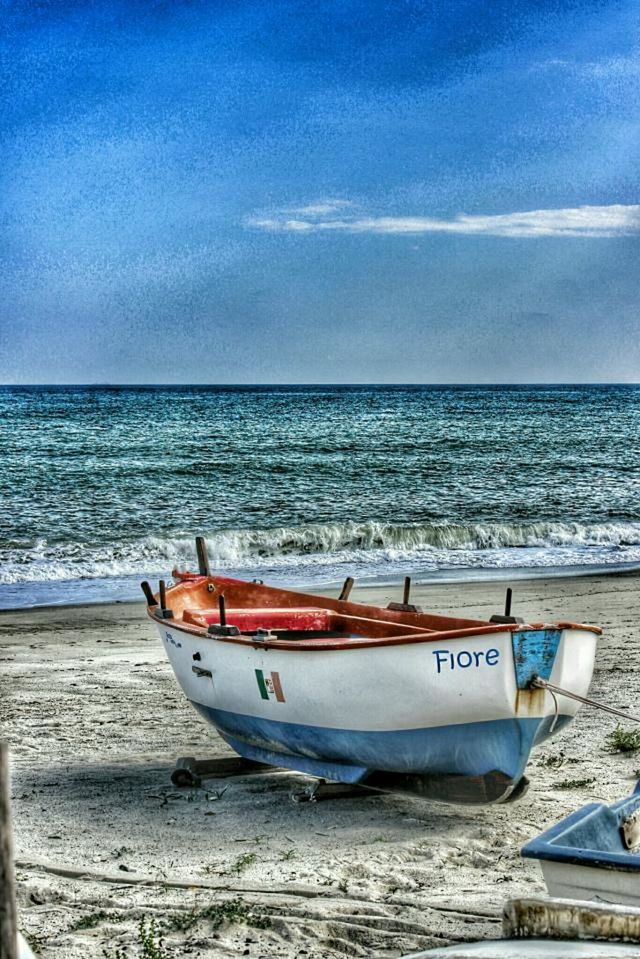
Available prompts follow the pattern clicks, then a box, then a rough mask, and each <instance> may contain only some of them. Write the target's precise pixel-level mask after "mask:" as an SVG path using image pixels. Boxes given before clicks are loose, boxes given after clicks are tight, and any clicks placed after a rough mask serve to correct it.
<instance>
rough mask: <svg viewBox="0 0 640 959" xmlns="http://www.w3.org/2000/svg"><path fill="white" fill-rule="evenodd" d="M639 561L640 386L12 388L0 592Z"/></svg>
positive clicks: (42, 597) (71, 598)
mask: <svg viewBox="0 0 640 959" xmlns="http://www.w3.org/2000/svg"><path fill="white" fill-rule="evenodd" d="M199 533H202V534H204V535H206V537H207V541H208V544H209V552H210V557H211V561H212V565H213V566H214V567H215V568H216V569H218V570H220V571H223V572H225V573H227V574H230V575H234V574H236V575H238V576H240V577H246V578H253V577H260V578H261V579H264V580H265V581H266V582H271V583H278V584H291V585H298V586H299V585H309V586H314V585H319V584H323V585H324V584H327V583H337V582H339V581H341V580H342V579H343V578H344V577H345V576H347V575H353V576H355V577H356V579H359V580H361V581H368V580H378V581H380V580H393V579H400V578H401V577H402V576H403V575H405V574H407V573H412V574H413V575H414V576H415V578H416V580H418V581H429V580H431V579H436V578H443V577H445V578H457V577H469V576H473V577H481V576H492V575H498V574H500V575H501V576H504V575H505V573H506V572H508V575H510V576H511V575H513V576H516V575H518V573H520V574H522V573H523V572H525V571H526V572H529V571H531V570H537V571H543V572H548V571H557V570H559V569H566V568H572V569H575V570H593V569H597V568H600V567H605V568H615V567H617V566H621V565H629V564H640V388H638V387H631V386H606V387H605V386H599V387H597V386H596V387H593V386H588V387H580V386H563V387H551V386H520V387H444V386H443V387H340V388H338V387H315V386H314V387H284V386H282V387H263V388H261V387H246V388H239V387H237V388H213V387H176V388H167V387H157V388H156V387H149V388H140V387H137V388H124V387H86V388H83V387H74V388H68V387H64V388H63V387H52V388H46V387H38V388H35V387H31V388H18V387H16V388H13V387H5V388H2V389H0V607H4V608H7V607H17V606H29V605H36V604H42V603H64V602H81V601H94V600H109V599H130V598H136V597H137V596H138V592H139V587H138V584H139V580H140V579H141V578H143V577H151V578H153V579H157V578H158V577H159V576H161V575H165V576H166V575H167V574H168V573H169V571H170V570H171V568H172V567H173V566H174V565H178V566H181V567H185V566H186V567H191V568H193V567H194V565H195V551H194V546H193V540H194V537H195V535H196V534H199Z"/></svg>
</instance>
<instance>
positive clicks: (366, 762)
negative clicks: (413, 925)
mask: <svg viewBox="0 0 640 959" xmlns="http://www.w3.org/2000/svg"><path fill="white" fill-rule="evenodd" d="M193 705H194V707H195V708H196V709H197V710H198V712H200V713H201V714H202V715H203V716H204V717H205V718H206V719H207V720H208V721H209V722H210V723H212V724H213V725H214V726H215V727H216V728H217V729H218V730H219V732H220V733H221V735H222V736H223V738H224V739H225V740H226V741H227V742H228V743H229V745H230V746H231V747H232V748H233V749H235V750H236V752H237V753H239V754H240V755H241V756H245V757H246V758H248V759H255V760H257V761H260V762H266V763H271V764H273V765H279V766H286V767H288V768H291V769H297V770H299V771H300V772H305V773H308V774H310V775H313V776H320V777H323V778H326V779H332V780H335V781H338V782H351V783H354V782H360V781H362V780H364V779H366V777H367V776H368V775H369V774H370V773H372V772H389V773H400V774H419V775H425V774H426V775H428V776H462V777H483V776H486V775H487V774H488V773H491V772H492V771H496V770H498V771H499V772H500V773H501V774H503V775H504V776H505V777H506V778H507V779H508V780H510V781H512V782H517V781H518V780H519V779H520V778H521V777H522V775H523V773H524V769H525V766H526V764H527V761H528V759H529V754H530V752H531V749H532V747H533V746H534V745H535V744H536V743H537V742H540V741H541V740H542V739H544V738H546V736H547V735H548V734H549V732H550V727H551V724H552V722H553V717H546V718H544V719H540V718H537V719H536V718H531V719H499V720H492V721H487V722H477V723H460V724H454V725H449V726H437V727H434V728H426V729H402V730H395V731H362V730H345V729H332V728H330V727H324V726H305V725H302V724H297V723H283V722H278V721H277V720H271V719H261V718H258V717H255V716H245V715H242V714H240V713H233V712H229V711H227V710H221V709H213V708H211V707H209V706H204V705H202V704H201V703H196V702H194V703H193ZM570 718H571V717H569V716H559V717H558V719H557V722H556V725H555V730H558V729H559V728H561V727H562V726H564V725H565V724H566V723H568V722H569V721H570Z"/></svg>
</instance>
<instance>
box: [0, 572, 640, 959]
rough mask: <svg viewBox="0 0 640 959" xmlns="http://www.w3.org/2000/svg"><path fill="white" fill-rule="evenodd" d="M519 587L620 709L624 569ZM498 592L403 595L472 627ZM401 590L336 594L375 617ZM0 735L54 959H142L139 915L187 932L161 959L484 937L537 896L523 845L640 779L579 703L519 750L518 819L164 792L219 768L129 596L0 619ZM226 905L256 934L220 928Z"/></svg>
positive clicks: (633, 644) (496, 812) (223, 750)
mask: <svg viewBox="0 0 640 959" xmlns="http://www.w3.org/2000/svg"><path fill="white" fill-rule="evenodd" d="M514 586H515V590H514V592H515V595H514V610H513V611H514V613H515V614H516V615H520V616H523V617H524V618H525V620H527V619H531V620H534V621H539V620H541V619H546V620H549V619H556V618H557V619H573V620H576V621H583V622H593V623H596V624H598V625H600V626H602V627H603V628H604V630H605V635H604V637H603V639H602V641H601V643H600V647H599V652H598V657H597V663H596V670H595V674H594V679H593V684H592V687H591V694H592V696H593V697H594V698H596V699H601V700H604V701H606V702H607V703H609V704H611V705H615V706H618V707H621V708H627V709H629V710H631V711H635V712H636V713H637V712H638V710H639V709H640V695H639V694H640V644H639V642H638V636H637V624H638V621H639V620H640V593H639V586H640V576H638V575H609V576H584V577H574V578H570V577H567V578H553V579H551V578H549V579H542V578H540V579H535V580H528V581H521V580H518V581H516V582H515V584H514ZM504 588H505V584H499V583H475V584H469V583H464V584H459V583H458V584H454V585H442V584H440V585H434V586H428V587H422V588H420V587H416V588H414V591H413V595H412V600H413V601H414V602H418V603H420V604H421V605H422V606H423V607H424V608H425V609H427V610H432V611H434V612H442V613H453V612H461V613H462V614H463V615H468V616H470V617H480V618H488V617H489V616H490V615H491V613H492V612H498V611H500V609H501V608H502V605H503V602H504ZM400 591H401V590H400V587H394V588H389V587H385V588H371V589H369V588H368V589H366V590H365V589H360V590H354V593H353V594H352V598H353V599H355V600H362V601H365V600H366V601H367V602H375V603H379V604H381V605H386V603H387V602H389V600H390V599H396V600H397V599H398V598H399V594H400ZM0 720H1V724H2V735H3V736H5V737H6V738H7V739H8V740H9V743H10V746H11V749H12V757H13V785H12V795H13V800H14V831H15V849H16V859H17V878H18V891H19V906H20V925H21V928H22V929H23V931H24V932H25V933H26V934H27V935H28V936H29V938H30V941H31V942H32V944H33V945H34V946H35V948H36V949H37V951H38V953H39V955H40V956H43V957H53V956H55V957H56V959H67V957H69V959H71V957H74V959H75V957H77V959H81V957H82V959H92V957H102V956H104V955H105V950H106V954H107V955H111V956H112V957H113V959H121V957H122V956H123V955H127V956H131V957H134V956H138V955H141V954H142V953H141V952H140V951H139V939H140V922H141V921H142V922H143V924H144V926H143V928H145V929H147V930H148V929H149V928H150V923H151V921H152V920H153V919H155V921H156V923H160V922H161V921H164V920H170V922H171V924H172V925H173V926H174V927H177V926H182V927H188V928H186V929H184V928H183V929H182V930H180V929H177V928H174V929H173V930H172V931H170V932H168V933H167V934H166V935H165V949H166V950H167V952H166V954H167V955H174V954H175V955H180V956H182V955H184V954H190V955H193V956H203V957H205V956H220V957H227V956H228V957H232V956H233V957H237V956H243V955H246V956H250V957H254V959H260V957H263V959H266V957H269V959H272V957H273V959H276V957H278V959H293V957H304V959H321V957H322V959H333V957H344V956H367V957H369V956H370V957H379V959H383V957H384V959H387V957H398V956H401V955H403V954H404V953H408V952H411V951H415V950H418V949H425V948H428V947H429V946H431V945H442V944H444V943H447V942H455V941H462V940H468V939H474V938H482V937H491V936H499V935H500V914H501V908H502V904H503V902H504V901H505V900H506V899H508V898H511V897H514V896H521V895H535V894H540V893H543V891H544V885H543V882H542V879H541V874H540V871H539V867H538V865H537V864H536V863H533V862H526V861H523V860H521V859H520V858H519V854H518V853H519V848H520V846H521V845H522V844H523V843H524V842H525V841H526V840H527V839H529V838H530V837H532V836H533V835H535V834H536V833H537V832H539V831H540V830H541V829H543V828H544V827H546V826H549V825H550V824H551V823H553V822H555V821H556V820H557V819H559V818H560V817H561V816H563V815H565V814H566V813H568V812H570V811H571V810H573V809H576V808H578V807H579V806H581V805H583V804H585V803H586V802H590V801H593V800H603V801H607V802H608V801H611V800H613V799H615V798H618V797H621V796H623V795H625V794H626V793H628V792H630V791H631V789H632V788H633V786H634V780H635V776H634V770H635V769H636V768H637V766H639V765H640V754H638V755H637V756H636V757H634V756H633V755H630V756H629V755H618V754H613V755H612V754H611V753H609V752H608V751H607V747H606V741H605V738H606V735H607V733H608V732H610V731H611V730H612V729H613V728H614V727H615V725H616V720H615V719H614V718H613V717H611V716H607V715H606V714H603V713H602V712H598V711H595V710H593V709H588V708H583V709H581V711H580V713H579V715H578V718H577V720H576V721H575V722H574V723H573V724H572V725H571V726H570V727H569V728H568V729H567V730H565V731H564V732H562V733H560V734H559V735H558V736H557V737H556V738H555V739H554V740H552V741H551V742H548V743H546V744H545V745H544V746H542V747H540V748H538V749H536V750H535V751H534V754H533V757H532V760H531V763H530V765H529V768H528V770H527V774H528V776H529V778H530V779H531V788H530V790H529V793H528V794H527V795H526V796H525V797H524V798H523V799H522V800H521V801H519V802H517V803H515V804H513V805H507V806H494V807H485V808H477V809H469V808H462V807H460V808H456V807H451V806H443V805H435V804H428V803H421V802H418V801H416V800H412V799H405V798H395V797H390V796H381V797H377V796H376V797H373V798H355V799H340V800H334V801H326V802H319V803H312V804H310V803H305V804H300V805H296V804H294V803H292V802H291V801H290V799H289V792H290V790H291V789H292V787H293V786H295V785H299V784H301V783H302V784H305V783H307V782H308V780H305V779H304V777H298V776H296V775H294V774H290V773H287V774H283V773H274V774H269V775H267V776H262V777H255V778H253V779H251V778H236V779H231V780H228V781H226V782H225V783H224V785H223V786H221V785H220V784H215V783H210V784H208V785H209V788H204V789H200V790H178V789H176V788H174V787H172V785H171V783H170V779H169V777H170V773H171V769H172V766H173V763H174V761H175V759H176V758H177V757H178V756H185V755H193V756H197V757H200V758H205V757H213V756H224V755H230V754H231V753H230V750H229V749H228V748H227V747H226V746H225V745H224V744H223V743H222V742H221V740H220V739H219V738H218V737H217V736H216V734H215V733H214V731H213V730H212V729H211V728H210V727H207V726H206V725H205V724H204V722H203V721H201V720H200V719H199V717H198V716H197V715H196V713H195V711H194V710H193V709H192V708H191V707H190V706H189V705H188V704H187V703H186V701H185V699H184V697H183V695H182V693H181V691H180V689H179V688H178V685H177V683H176V682H175V680H174V678H173V674H172V672H171V669H170V666H169V664H168V662H167V660H166V658H165V654H164V651H163V649H162V647H161V645H160V642H159V640H158V637H157V634H156V630H155V629H154V627H153V625H152V624H151V623H150V622H149V621H148V619H147V617H146V615H145V611H144V607H143V606H142V605H141V604H133V603H132V604H113V605H103V606H85V607H57V608H56V607H54V608H48V609H36V610H22V611H17V612H4V613H2V614H0ZM576 780H588V781H589V782H588V784H587V785H582V786H575V785H574V786H571V785H570V782H571V781H576ZM561 787H562V788H561ZM235 898H239V899H240V900H241V904H240V905H239V906H238V910H239V911H241V912H242V911H243V910H245V909H246V910H248V911H249V912H250V913H251V915H252V917H253V920H252V921H254V922H255V921H257V922H258V923H259V924H260V923H262V921H263V920H265V919H268V920H269V925H268V926H267V927H266V928H259V927H256V926H255V925H247V924H245V923H244V922H235V923H233V922H229V921H224V922H222V923H220V916H221V912H222V913H224V911H225V909H226V910H228V909H229V906H228V905H227V906H223V908H222V910H221V908H220V907H221V905H223V904H225V903H227V904H228V903H229V902H230V901H232V900H233V899H235ZM194 910H195V911H196V912H197V911H198V910H208V913H209V914H208V916H206V915H201V916H198V915H196V913H195V912H194ZM216 927H217V928H216ZM176 944H180V947H177V946H176ZM122 947H124V949H125V952H124V953H123V952H121V953H118V952H117V949H118V948H122ZM174 948H175V952H174ZM148 954H149V955H152V953H148Z"/></svg>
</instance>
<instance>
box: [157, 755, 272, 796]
mask: <svg viewBox="0 0 640 959" xmlns="http://www.w3.org/2000/svg"><path fill="white" fill-rule="evenodd" d="M278 771H279V769H278V767H276V766H268V765H267V764H266V763H257V762H254V761H253V760H251V759H242V758H241V757H240V756H238V757H237V758H236V757H234V756H232V757H229V758H225V759H194V758H193V757H192V756H182V757H181V758H180V759H178V761H177V762H176V765H175V768H174V770H173V772H172V773H171V782H172V783H173V785H174V786H179V787H188V788H191V789H198V788H199V787H200V786H202V780H203V779H228V778H229V777H231V776H260V775H264V773H273V772H278Z"/></svg>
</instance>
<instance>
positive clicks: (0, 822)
mask: <svg viewBox="0 0 640 959" xmlns="http://www.w3.org/2000/svg"><path fill="white" fill-rule="evenodd" d="M9 797H10V790H9V749H8V746H7V744H6V743H4V742H0V959H18V922H17V911H16V886H15V878H14V871H13V842H12V836H11V801H10V798H9Z"/></svg>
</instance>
